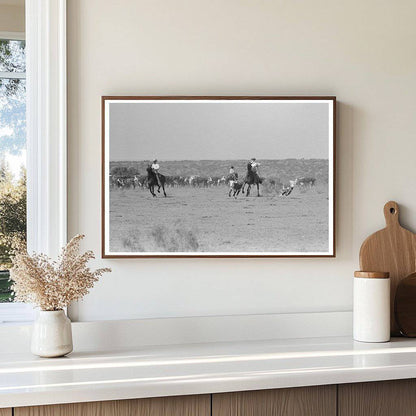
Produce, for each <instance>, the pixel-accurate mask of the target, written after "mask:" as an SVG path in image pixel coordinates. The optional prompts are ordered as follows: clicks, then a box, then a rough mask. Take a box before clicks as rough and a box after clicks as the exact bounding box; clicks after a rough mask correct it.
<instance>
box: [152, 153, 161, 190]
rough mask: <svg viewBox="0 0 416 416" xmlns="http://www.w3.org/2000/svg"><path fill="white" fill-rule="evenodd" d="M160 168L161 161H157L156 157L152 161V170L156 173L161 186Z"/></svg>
mask: <svg viewBox="0 0 416 416" xmlns="http://www.w3.org/2000/svg"><path fill="white" fill-rule="evenodd" d="M159 169H160V166H159V163H157V159H155V160H154V161H153V163H152V171H153V172H154V174H155V176H156V179H157V184H158V185H159V186H162V185H161V183H160V178H159Z"/></svg>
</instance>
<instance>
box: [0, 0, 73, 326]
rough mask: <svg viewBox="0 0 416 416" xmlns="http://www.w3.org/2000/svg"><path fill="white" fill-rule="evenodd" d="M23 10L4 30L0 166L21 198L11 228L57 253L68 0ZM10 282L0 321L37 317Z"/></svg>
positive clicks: (62, 221) (0, 288) (61, 236)
mask: <svg viewBox="0 0 416 416" xmlns="http://www.w3.org/2000/svg"><path fill="white" fill-rule="evenodd" d="M24 13H25V32H26V33H25V34H17V33H13V32H8V33H7V32H0V41H2V42H1V44H2V45H5V47H4V48H3V49H2V52H1V53H0V62H1V65H2V66H1V68H0V85H1V88H0V161H1V160H2V158H3V157H4V160H5V162H4V163H3V165H2V164H1V163H0V172H1V166H7V163H6V162H8V170H10V171H12V172H16V173H12V174H10V173H8V175H9V176H10V175H13V180H12V185H13V186H15V187H18V186H20V188H19V191H20V194H19V195H20V196H21V199H19V198H16V200H17V201H18V202H19V203H20V205H13V208H12V209H9V210H8V212H9V213H10V212H12V213H13V214H16V215H15V217H14V218H15V219H16V217H17V218H19V219H23V221H25V222H26V223H27V224H26V227H24V226H23V222H18V225H19V227H15V228H14V229H13V230H14V233H15V234H16V235H17V237H19V238H20V237H22V236H23V237H24V234H26V235H27V239H26V241H27V247H28V250H29V251H36V252H42V253H45V254H47V255H49V256H51V257H56V256H57V253H58V252H59V250H60V248H61V247H62V246H63V245H64V244H65V243H66V0H56V1H53V2H39V1H37V0H26V1H25V11H24ZM25 36H26V42H25V41H24V39H25ZM26 45H27V48H26ZM26 73H27V74H26ZM26 75H27V77H26ZM17 86H18V87H17ZM6 87H7V88H6ZM25 107H26V109H25ZM6 110H7V111H8V116H7V119H6V112H5V111H6ZM25 110H26V111H25ZM25 114H26V117H24V115H25ZM22 132H25V134H22ZM26 149H27V150H26ZM22 164H23V167H24V166H25V165H26V167H27V188H26V189H27V193H26V192H23V189H24V182H25V175H24V170H23V175H21V174H20V173H21V165H22ZM16 174H17V176H16ZM0 176H1V175H0ZM24 198H26V199H27V205H26V204H24V203H23V199H24ZM18 207H19V209H18ZM25 207H26V215H25V216H23V215H21V214H22V211H24V210H25ZM20 208H21V209H20ZM0 209H1V208H0ZM26 218H27V220H26ZM15 224H16V221H15ZM0 231H1V230H0ZM16 235H15V237H16ZM0 243H1V241H0ZM0 257H1V255H0ZM4 258H5V259H6V260H7V253H6V255H5V256H4ZM1 262H2V259H1V258H0V264H2V263H1ZM3 274H5V272H4V273H3ZM0 277H4V276H1V275H0ZM9 288H10V286H9V283H8V282H5V279H4V278H3V279H1V280H0V292H2V295H3V296H2V299H3V302H0V324H2V323H9V322H22V321H23V322H27V321H30V320H32V319H33V317H34V310H33V308H32V306H31V305H25V304H21V303H15V302H10V300H11V297H10V292H8V293H6V292H7V291H9Z"/></svg>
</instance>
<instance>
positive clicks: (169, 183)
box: [102, 97, 335, 257]
mask: <svg viewBox="0 0 416 416" xmlns="http://www.w3.org/2000/svg"><path fill="white" fill-rule="evenodd" d="M102 111H103V114H102V116H103V120H102V121H103V141H102V143H103V149H102V152H103V181H102V186H103V189H102V196H103V198H102V199H103V200H102V203H103V205H102V216H103V218H102V219H103V230H102V232H103V257H166V256H167V257H170V256H172V257H175V256H181V257H183V256H185V257H205V256H207V257H208V256H214V257H232V256H238V257H257V256H269V257H274V256H276V257H291V256H298V257H301V256H305V257H307V256H311V257H312V256H321V257H333V256H334V255H335V247H334V222H335V221H334V167H335V149H334V143H335V137H334V136H335V98H334V97H175V98H173V97H102Z"/></svg>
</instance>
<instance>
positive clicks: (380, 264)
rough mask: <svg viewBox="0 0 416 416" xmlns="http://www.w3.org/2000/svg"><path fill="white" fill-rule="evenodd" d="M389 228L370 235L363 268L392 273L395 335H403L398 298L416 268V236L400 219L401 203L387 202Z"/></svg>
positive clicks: (363, 249)
mask: <svg viewBox="0 0 416 416" xmlns="http://www.w3.org/2000/svg"><path fill="white" fill-rule="evenodd" d="M384 217H385V218H386V228H383V229H382V230H380V231H377V232H375V233H374V234H372V235H370V236H369V237H368V238H367V239H366V240H365V241H364V242H363V244H362V246H361V250H360V268H361V270H362V271H380V272H389V273H390V281H391V289H390V324H391V334H392V335H400V331H399V328H398V326H397V324H396V322H395V319H394V297H395V294H396V289H397V285H398V283H399V282H400V280H401V279H404V278H405V277H406V276H408V275H409V274H411V273H413V272H415V271H416V253H415V250H416V235H415V234H414V233H412V232H411V231H409V230H406V229H405V228H403V227H402V226H401V225H400V222H399V206H398V204H397V203H396V202H394V201H390V202H387V204H386V205H384Z"/></svg>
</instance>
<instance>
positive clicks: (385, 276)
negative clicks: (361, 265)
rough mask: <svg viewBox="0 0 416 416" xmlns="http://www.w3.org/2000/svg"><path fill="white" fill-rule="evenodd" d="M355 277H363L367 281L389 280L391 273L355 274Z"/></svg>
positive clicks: (357, 272) (359, 272)
mask: <svg viewBox="0 0 416 416" xmlns="http://www.w3.org/2000/svg"><path fill="white" fill-rule="evenodd" d="M354 277H363V278H365V279H388V278H389V277H390V273H389V272H361V271H356V272H354Z"/></svg>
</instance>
